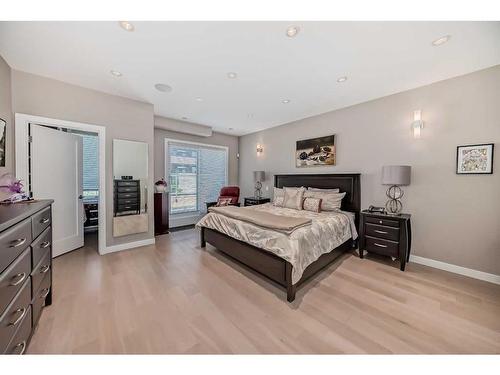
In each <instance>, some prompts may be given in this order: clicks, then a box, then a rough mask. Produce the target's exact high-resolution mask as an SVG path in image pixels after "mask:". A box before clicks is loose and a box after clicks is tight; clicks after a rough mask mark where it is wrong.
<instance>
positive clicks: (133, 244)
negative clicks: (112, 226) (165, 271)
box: [99, 237, 155, 255]
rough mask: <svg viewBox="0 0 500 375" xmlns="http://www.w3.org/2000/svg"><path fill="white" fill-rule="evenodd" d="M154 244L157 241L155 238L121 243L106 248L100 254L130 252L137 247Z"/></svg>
mask: <svg viewBox="0 0 500 375" xmlns="http://www.w3.org/2000/svg"><path fill="white" fill-rule="evenodd" d="M154 244H155V239H154V237H153V238H148V239H147V240H141V241H134V242H127V243H121V244H119V245H113V246H106V248H105V249H104V251H100V252H99V254H101V255H104V254H109V253H114V252H117V251H122V250H128V249H133V248H136V247H141V246H147V245H154Z"/></svg>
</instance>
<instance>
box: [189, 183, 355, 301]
mask: <svg viewBox="0 0 500 375" xmlns="http://www.w3.org/2000/svg"><path fill="white" fill-rule="evenodd" d="M274 186H275V187H278V188H282V187H285V186H286V187H300V186H304V187H311V188H321V189H333V188H338V189H340V192H345V193H346V195H345V197H344V199H343V200H342V206H341V211H339V212H337V213H331V214H323V215H322V216H317V217H316V216H311V217H312V218H313V223H315V224H314V225H317V224H316V223H323V224H324V225H326V224H325V223H329V224H331V225H334V223H335V222H338V223H339V224H338V225H339V226H340V225H341V228H345V225H346V222H347V219H345V217H348V218H349V223H350V225H351V226H352V227H353V228H352V232H353V233H352V234H354V233H355V232H356V231H357V229H358V228H359V213H360V206H361V193H360V174H357V173H356V174H353V173H350V174H287V175H275V176H274ZM249 208H251V209H257V210H260V211H270V212H276V211H272V210H276V208H271V204H268V207H265V206H263V207H259V206H256V207H249ZM245 209H247V208H245ZM282 210H285V211H286V210H288V209H282ZM299 212H300V211H299ZM278 213H279V214H284V215H286V212H278ZM209 215H211V216H209ZM209 215H207V216H206V217H205V218H204V219H202V220H201V221H200V222H199V223H198V227H200V229H201V247H206V243H207V242H208V243H209V244H211V245H212V246H214V247H215V248H217V249H218V250H219V251H221V252H222V253H224V254H226V255H228V256H230V257H231V258H233V259H235V260H237V261H239V262H241V263H243V264H244V265H246V266H247V267H249V268H251V269H252V270H254V271H257V272H258V273H259V274H261V275H263V276H265V277H267V278H268V279H270V280H272V281H274V282H276V283H277V284H279V285H280V286H282V287H283V288H285V289H286V293H287V301H288V302H292V301H294V300H295V294H296V291H297V288H298V287H300V286H301V285H303V283H304V282H305V281H307V280H308V279H309V278H311V277H312V276H314V275H315V274H317V273H318V272H319V271H321V270H322V269H323V268H325V267H326V266H328V265H330V264H331V263H332V262H334V261H335V260H336V259H337V258H339V257H340V256H341V255H342V254H344V253H345V252H346V251H347V250H349V249H352V248H354V247H356V236H355V235H352V236H346V234H345V233H342V235H339V236H338V238H336V239H335V241H333V240H332V241H330V242H328V238H327V239H326V240H327V241H326V243H329V244H335V247H333V248H332V249H330V250H328V249H326V251H325V249H311V252H312V253H313V255H310V256H317V258H314V260H313V261H310V260H309V262H306V263H305V264H307V266H306V267H304V268H303V269H300V270H299V268H300V267H299V266H298V265H299V264H300V262H299V263H297V259H295V258H296V257H292V258H290V257H289V256H287V254H279V256H278V255H277V253H278V252H277V251H274V249H273V248H267V249H266V248H264V246H262V247H259V246H255V245H254V244H260V243H259V242H258V241H256V240H255V236H253V237H252V238H250V239H249V238H247V237H249V236H245V234H246V230H247V229H250V227H249V226H248V225H246V223H242V222H237V224H238V225H233V227H234V228H236V227H238V228H240V229H239V230H240V232H237V231H232V232H231V231H229V230H225V228H224V225H223V224H224V223H225V222H224V223H222V224H220V223H219V225H215V224H214V223H215V222H220V221H222V220H221V219H224V220H226V219H225V218H221V217H218V218H217V217H216V216H215V214H214V213H210V214H209ZM216 219H217V220H216ZM228 222H229V221H228ZM232 223H234V220H233V222H232ZM245 225H246V229H245ZM318 225H319V224H318ZM226 226H227V225H226ZM241 228H243V229H241ZM310 228H311V229H309V230H310V231H311V233H312V232H313V230H312V229H313V227H312V225H311V227H310ZM260 230H261V231H265V230H266V229H265V228H264V229H262V228H261V229H260ZM300 230H302V231H303V232H304V233H305V231H307V230H308V229H307V228H301V229H297V230H296V231H295V232H294V233H293V234H292V235H295V233H299V234H300V232H298V231H300ZM343 231H345V229H343ZM233 232H234V233H233ZM228 233H231V235H229V234H228ZM261 234H265V233H264V232H262V233H261ZM292 235H290V236H292ZM296 236H298V234H297V235H296ZM234 237H237V238H234ZM275 237H276V238H277V239H279V240H282V241H285V240H286V238H284V237H283V234H277V233H276V234H275ZM334 237H337V236H334ZM310 241H314V239H312V240H310ZM251 242H253V243H254V244H252V243H251ZM339 242H341V243H339ZM323 243H325V242H324V241H323V242H322V243H321V245H318V246H323V247H324V246H325V245H323ZM266 247H268V246H266ZM273 251H274V252H273ZM296 251H298V252H299V255H300V249H298V250H296ZM314 254H315V255H314ZM318 254H321V255H318ZM286 258H288V259H286ZM292 259H293V260H292ZM294 265H295V268H294ZM298 271H300V272H298Z"/></svg>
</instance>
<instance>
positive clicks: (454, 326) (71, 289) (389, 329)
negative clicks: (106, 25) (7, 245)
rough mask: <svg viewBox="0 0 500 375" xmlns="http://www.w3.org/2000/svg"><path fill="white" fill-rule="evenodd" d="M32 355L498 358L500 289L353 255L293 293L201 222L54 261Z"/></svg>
mask: <svg viewBox="0 0 500 375" xmlns="http://www.w3.org/2000/svg"><path fill="white" fill-rule="evenodd" d="M53 286H54V301H53V305H52V306H50V307H47V308H46V309H45V311H44V312H43V315H42V317H41V320H40V323H39V327H38V329H37V331H36V333H35V335H34V336H33V339H32V342H31V345H30V346H29V348H28V352H29V353H500V286H499V285H494V284H490V283H486V282H482V281H478V280H474V279H469V278H466V277H463V276H458V275H454V274H451V273H447V272H444V271H440V270H436V269H432V268H429V267H425V266H421V265H416V264H412V263H410V264H409V265H408V266H407V270H406V272H401V271H399V268H398V266H397V264H396V263H392V262H391V261H390V260H386V259H383V258H373V257H371V259H370V257H368V258H367V259H359V258H357V257H356V256H354V255H351V254H347V255H346V256H345V257H343V258H342V260H340V261H339V262H338V263H337V264H336V265H334V266H332V267H330V268H328V269H327V270H326V271H324V272H322V273H320V274H319V275H317V276H316V278H314V279H313V280H311V281H310V282H309V283H307V284H306V286H305V287H303V288H301V289H299V290H298V292H297V299H296V300H295V301H294V303H292V304H289V303H287V302H286V295H285V292H284V291H283V290H281V289H279V288H277V287H276V286H274V285H271V284H269V283H268V282H267V281H264V280H262V279H261V278H260V277H259V276H257V275H255V274H253V273H252V272H250V271H248V270H247V269H245V268H243V267H242V266H240V265H238V264H237V263H236V262H234V261H231V260H228V258H226V257H224V256H223V255H221V254H220V253H219V252H217V251H215V250H214V248H213V247H211V246H210V245H207V249H206V250H203V249H200V248H199V244H198V232H197V231H196V230H195V229H190V230H185V231H179V232H175V233H171V234H169V235H164V236H160V237H157V239H156V245H152V246H147V247H142V248H137V249H133V250H129V251H124V252H119V253H113V254H109V255H105V256H99V255H98V254H97V252H96V250H95V246H86V247H85V248H82V249H80V250H77V251H74V252H72V253H69V254H66V255H63V256H61V257H58V258H56V259H55V260H54V285H53Z"/></svg>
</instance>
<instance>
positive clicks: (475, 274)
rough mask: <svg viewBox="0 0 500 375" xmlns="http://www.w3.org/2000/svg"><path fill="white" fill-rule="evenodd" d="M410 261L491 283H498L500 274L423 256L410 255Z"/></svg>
mask: <svg viewBox="0 0 500 375" xmlns="http://www.w3.org/2000/svg"><path fill="white" fill-rule="evenodd" d="M410 262H414V263H418V264H423V265H424V266H429V267H433V268H438V269H440V270H444V271H448V272H453V273H457V274H459V275H464V276H468V277H472V278H473V279H479V280H483V281H488V282H490V283H493V284H499V285H500V275H495V274H492V273H487V272H482V271H477V270H473V269H471V268H465V267H461V266H456V265H454V264H450V263H445V262H440V261H439V260H434V259H429V258H423V257H419V256H416V255H410Z"/></svg>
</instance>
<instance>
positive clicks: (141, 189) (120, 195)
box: [113, 139, 148, 237]
mask: <svg viewBox="0 0 500 375" xmlns="http://www.w3.org/2000/svg"><path fill="white" fill-rule="evenodd" d="M113 179H114V183H113V184H114V192H113V236H115V237H119V236H125V235H127V234H134V233H142V232H147V231H148V214H147V211H148V198H147V196H148V194H147V183H148V144H147V143H144V142H135V141H126V140H123V139H113Z"/></svg>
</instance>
